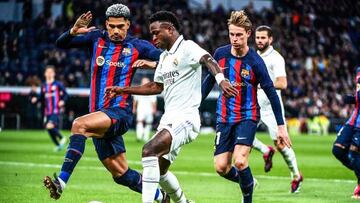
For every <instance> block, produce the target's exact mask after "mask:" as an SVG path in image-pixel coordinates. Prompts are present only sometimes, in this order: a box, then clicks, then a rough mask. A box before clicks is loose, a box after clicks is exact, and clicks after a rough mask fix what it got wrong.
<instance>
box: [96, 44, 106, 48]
mask: <svg viewBox="0 0 360 203" xmlns="http://www.w3.org/2000/svg"><path fill="white" fill-rule="evenodd" d="M98 47H99V48H107V47H106V46H102V45H99V46H98Z"/></svg>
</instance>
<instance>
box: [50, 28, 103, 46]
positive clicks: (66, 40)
mask: <svg viewBox="0 0 360 203" xmlns="http://www.w3.org/2000/svg"><path fill="white" fill-rule="evenodd" d="M100 35H101V32H100V31H99V30H94V31H91V32H89V33H86V34H84V35H77V36H72V35H70V30H68V31H66V32H64V33H63V34H62V35H61V36H60V37H59V38H58V39H57V40H56V46H57V47H59V48H63V49H68V48H87V47H91V46H92V42H93V41H94V38H96V37H99V36H100Z"/></svg>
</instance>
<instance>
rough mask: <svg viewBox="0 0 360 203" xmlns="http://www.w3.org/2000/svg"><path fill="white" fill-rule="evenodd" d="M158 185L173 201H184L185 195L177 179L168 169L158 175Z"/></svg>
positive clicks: (182, 202)
mask: <svg viewBox="0 0 360 203" xmlns="http://www.w3.org/2000/svg"><path fill="white" fill-rule="evenodd" d="M160 186H161V188H162V189H163V190H164V191H165V192H166V193H167V194H168V195H169V196H170V198H171V199H172V200H173V201H174V202H175V203H186V197H185V195H184V192H183V191H182V189H181V187H180V184H179V181H178V179H177V178H176V176H175V175H174V174H173V173H171V172H170V171H168V172H167V173H166V174H164V175H162V176H160Z"/></svg>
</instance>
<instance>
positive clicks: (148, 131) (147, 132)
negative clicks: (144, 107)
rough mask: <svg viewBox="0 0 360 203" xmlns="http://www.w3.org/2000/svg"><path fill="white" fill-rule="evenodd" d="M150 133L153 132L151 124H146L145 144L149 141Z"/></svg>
mask: <svg viewBox="0 0 360 203" xmlns="http://www.w3.org/2000/svg"><path fill="white" fill-rule="evenodd" d="M150 131H151V124H146V125H145V128H144V141H145V142H147V141H149V136H150Z"/></svg>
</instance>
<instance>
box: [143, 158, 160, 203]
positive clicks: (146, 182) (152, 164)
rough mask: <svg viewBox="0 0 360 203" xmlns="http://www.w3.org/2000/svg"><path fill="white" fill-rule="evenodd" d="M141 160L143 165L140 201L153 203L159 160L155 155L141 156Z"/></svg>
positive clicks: (157, 184) (157, 182)
mask: <svg viewBox="0 0 360 203" xmlns="http://www.w3.org/2000/svg"><path fill="white" fill-rule="evenodd" d="M141 162H142V165H143V178H142V202H143V203H153V202H154V197H155V193H156V189H157V188H158V186H159V180H160V170H159V161H158V158H157V157H156V156H149V157H144V158H142V159H141Z"/></svg>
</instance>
